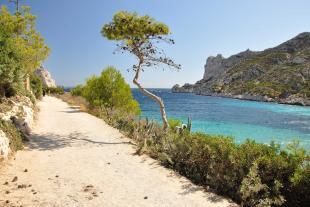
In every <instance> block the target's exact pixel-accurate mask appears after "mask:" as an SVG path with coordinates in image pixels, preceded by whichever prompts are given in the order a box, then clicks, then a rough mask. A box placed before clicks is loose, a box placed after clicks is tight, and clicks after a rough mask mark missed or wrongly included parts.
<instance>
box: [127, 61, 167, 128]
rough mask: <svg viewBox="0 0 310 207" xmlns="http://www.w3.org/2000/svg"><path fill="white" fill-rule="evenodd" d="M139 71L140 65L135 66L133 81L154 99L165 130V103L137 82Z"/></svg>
mask: <svg viewBox="0 0 310 207" xmlns="http://www.w3.org/2000/svg"><path fill="white" fill-rule="evenodd" d="M139 73H140V67H138V68H137V71H136V75H135V77H134V79H133V83H134V84H135V85H136V86H138V88H139V90H140V91H141V92H142V93H143V94H144V95H146V96H148V97H150V98H151V99H153V100H154V101H156V102H157V103H158V105H159V107H160V114H161V118H162V120H163V129H164V130H165V131H166V130H167V129H168V126H169V124H168V120H167V115H166V111H165V105H164V102H163V100H162V99H161V98H160V97H158V96H156V95H155V94H153V93H151V92H150V91H148V90H146V89H145V88H143V86H142V85H141V84H140V83H139V82H138V79H139Z"/></svg>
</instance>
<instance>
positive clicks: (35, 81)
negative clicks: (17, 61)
mask: <svg viewBox="0 0 310 207" xmlns="http://www.w3.org/2000/svg"><path fill="white" fill-rule="evenodd" d="M30 86H31V91H32V92H33V94H34V96H35V97H36V98H37V99H41V98H42V95H43V87H42V81H41V79H40V78H39V76H38V75H37V74H35V73H32V74H31V76H30Z"/></svg>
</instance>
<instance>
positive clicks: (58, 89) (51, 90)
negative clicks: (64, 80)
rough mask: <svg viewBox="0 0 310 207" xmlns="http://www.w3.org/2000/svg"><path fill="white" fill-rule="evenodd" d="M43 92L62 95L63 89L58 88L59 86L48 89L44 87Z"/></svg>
mask: <svg viewBox="0 0 310 207" xmlns="http://www.w3.org/2000/svg"><path fill="white" fill-rule="evenodd" d="M43 90H44V92H45V93H46V94H54V95H62V94H64V93H65V89H64V87H60V86H57V87H49V88H47V87H45V88H44V89H43Z"/></svg>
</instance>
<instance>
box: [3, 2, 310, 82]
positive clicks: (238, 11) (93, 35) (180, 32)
mask: <svg viewBox="0 0 310 207" xmlns="http://www.w3.org/2000/svg"><path fill="white" fill-rule="evenodd" d="M8 2H9V1H8V0H0V3H1V5H8V6H9V8H10V9H11V10H12V9H13V8H14V6H13V5H12V3H8ZM20 2H21V4H24V5H29V6H31V8H32V13H33V14H34V15H36V16H37V18H38V19H37V29H38V31H39V32H40V33H41V35H42V36H43V37H44V38H45V40H46V43H47V45H48V46H49V47H50V48H51V54H50V56H49V58H48V59H47V60H46V61H45V62H44V63H43V65H44V66H45V67H46V68H47V69H48V70H49V71H50V72H51V74H52V76H53V78H54V79H55V80H56V82H57V84H58V85H62V86H75V85H77V84H81V83H83V82H84V81H85V80H86V79H87V78H88V77H90V76H91V75H99V74H100V73H101V71H102V70H103V69H104V68H105V67H107V66H115V67H116V68H117V69H118V70H120V71H121V73H122V74H123V76H124V77H125V79H126V81H127V82H128V83H129V84H130V85H131V86H132V87H133V86H134V85H133V84H132V78H133V76H134V73H133V72H132V71H130V72H128V71H127V69H128V68H130V66H132V65H133V64H134V63H135V62H136V60H135V58H134V57H133V56H131V55H129V54H128V55H127V54H126V55H125V54H119V53H118V54H113V52H114V50H115V48H116V42H113V41H108V40H106V39H105V38H104V37H102V36H101V34H100V30H101V28H102V26H103V25H104V24H105V23H109V22H110V21H111V20H112V17H113V15H114V14H115V13H116V12H117V11H120V10H126V11H130V12H137V13H138V14H140V15H146V14H147V15H149V16H151V17H153V18H155V19H156V20H158V21H161V22H164V23H165V24H167V25H168V26H169V27H170V30H171V32H172V34H171V36H170V37H171V38H173V39H174V40H175V42H176V43H175V45H167V46H164V49H165V51H166V53H167V55H168V56H169V57H171V58H173V59H174V61H175V62H176V63H179V64H181V65H182V69H181V70H180V71H175V70H171V69H166V70H162V69H153V68H147V69H146V70H145V72H144V73H143V74H142V75H141V78H140V82H141V83H142V84H143V85H144V86H146V87H148V88H170V87H172V86H173V85H174V84H184V83H195V82H196V81H198V80H200V79H202V76H203V73H204V64H205V62H206V59H207V57H208V56H211V55H212V56H215V55H217V54H222V55H223V56H224V57H229V56H230V55H233V54H236V53H239V52H241V51H244V50H246V49H250V50H255V51H257V50H263V49H266V48H270V47H274V46H276V45H278V44H280V43H282V42H284V41H286V40H288V39H291V38H293V37H294V36H296V35H297V34H299V33H301V32H309V31H310V0H213V1H211V0H191V1H185V0H184V1H181V0H20Z"/></svg>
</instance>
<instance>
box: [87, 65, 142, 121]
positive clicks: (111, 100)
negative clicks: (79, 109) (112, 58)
mask: <svg viewBox="0 0 310 207" xmlns="http://www.w3.org/2000/svg"><path fill="white" fill-rule="evenodd" d="M82 95H83V97H84V98H85V99H86V100H87V101H88V102H89V104H90V106H92V107H99V108H100V109H101V110H104V111H105V113H106V115H107V117H109V118H111V117H112V116H114V117H117V116H121V117H123V116H127V115H130V114H132V115H138V114H139V113H140V107H139V104H138V102H137V101H136V100H134V98H133V96H132V94H131V89H130V87H129V85H128V84H127V83H126V82H125V80H124V78H123V77H122V75H121V73H120V72H119V71H117V70H116V69H115V68H114V67H107V68H106V69H105V70H103V71H102V73H101V75H100V76H99V77H96V76H93V77H91V78H89V79H88V80H87V82H86V84H85V86H84V87H83V90H82Z"/></svg>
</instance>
